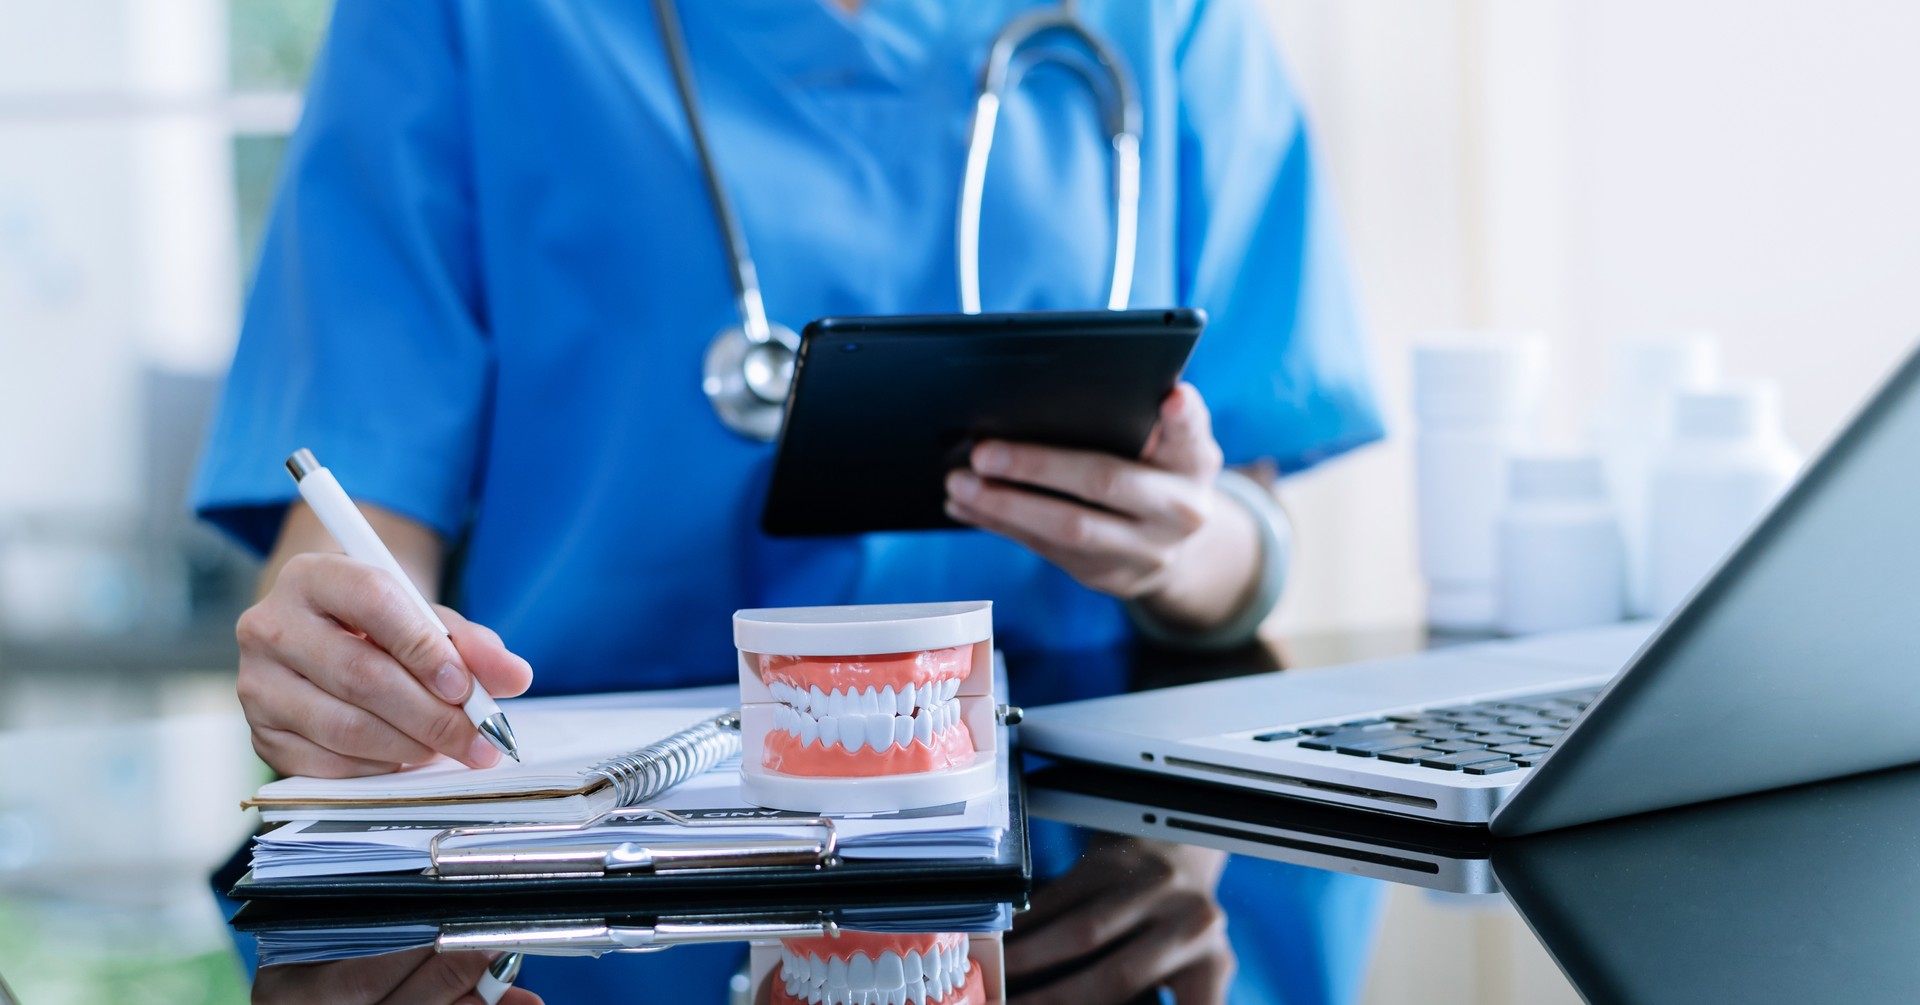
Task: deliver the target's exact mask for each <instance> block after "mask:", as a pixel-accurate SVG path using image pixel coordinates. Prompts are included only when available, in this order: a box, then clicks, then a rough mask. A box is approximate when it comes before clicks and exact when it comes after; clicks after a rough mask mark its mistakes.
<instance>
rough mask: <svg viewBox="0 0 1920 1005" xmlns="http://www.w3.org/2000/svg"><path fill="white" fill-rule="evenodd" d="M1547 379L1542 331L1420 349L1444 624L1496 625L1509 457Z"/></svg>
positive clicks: (1426, 503)
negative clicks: (1498, 536)
mask: <svg viewBox="0 0 1920 1005" xmlns="http://www.w3.org/2000/svg"><path fill="white" fill-rule="evenodd" d="M1545 379H1546V343H1545V342H1544V341H1542V340H1541V339H1539V338H1537V337H1507V338H1504V339H1496V338H1495V337H1493V336H1478V335H1466V336H1457V337H1450V338H1447V339H1445V340H1443V341H1438V342H1434V343H1430V344H1423V345H1420V346H1417V347H1415V349H1414V355H1413V409H1414V417H1415V421H1416V424H1417V428H1416V431H1415V441H1414V481H1415V486H1416V488H1415V492H1416V495H1417V499H1418V505H1419V531H1420V535H1419V536H1420V571H1421V574H1422V577H1423V578H1424V579H1425V580H1426V586H1427V623H1428V625H1429V626H1431V627H1432V628H1433V629H1434V630H1435V631H1439V632H1455V633H1479V632H1490V631H1492V630H1493V629H1494V627H1495V621H1496V618H1497V614H1498V611H1499V599H1498V585H1497V582H1496V580H1497V569H1496V556H1495V548H1494V527H1495V523H1496V521H1497V520H1498V519H1499V515H1500V508H1501V506H1502V503H1503V501H1504V500H1505V498H1506V475H1507V457H1508V456H1509V455H1510V454H1512V453H1514V452H1515V451H1518V450H1522V449H1525V448H1526V447H1527V446H1529V445H1530V444H1531V443H1532V442H1533V438H1534V432H1535V427H1536V424H1537V419H1538V415H1539V410H1540V402H1541V394H1542V390H1543V386H1544V383H1545Z"/></svg>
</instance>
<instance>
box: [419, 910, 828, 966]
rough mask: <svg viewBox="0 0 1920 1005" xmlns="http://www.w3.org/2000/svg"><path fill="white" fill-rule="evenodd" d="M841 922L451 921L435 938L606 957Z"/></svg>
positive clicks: (447, 944)
mask: <svg viewBox="0 0 1920 1005" xmlns="http://www.w3.org/2000/svg"><path fill="white" fill-rule="evenodd" d="M839 932H840V929H839V926H838V925H835V924H834V923H833V921H832V920H831V919H828V918H825V917H822V916H820V915H817V914H816V915H809V916H805V917H797V918H794V919H792V920H759V921H740V920H729V921H701V920H695V919H688V918H660V919H657V920H656V921H655V922H654V923H653V924H651V925H616V924H613V923H612V922H611V921H608V920H605V919H598V918H580V919H567V920H564V921H483V922H463V923H458V924H447V925H443V926H441V928H440V934H439V935H438V936H436V937H435V938H434V949H435V950H437V951H439V952H443V953H449V952H473V951H492V952H505V953H525V954H527V955H529V956H601V955H604V954H606V953H657V952H660V951H662V950H665V949H671V948H673V947H674V946H680V945H697V944H701V943H710V942H744V941H748V940H754V939H805V938H817V937H820V936H825V935H838V934H839Z"/></svg>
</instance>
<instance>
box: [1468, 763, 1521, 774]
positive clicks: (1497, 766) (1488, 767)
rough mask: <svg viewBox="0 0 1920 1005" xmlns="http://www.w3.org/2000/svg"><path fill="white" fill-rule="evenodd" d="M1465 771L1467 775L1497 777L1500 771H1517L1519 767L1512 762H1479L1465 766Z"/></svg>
mask: <svg viewBox="0 0 1920 1005" xmlns="http://www.w3.org/2000/svg"><path fill="white" fill-rule="evenodd" d="M1465 770H1466V772H1467V774H1469V775H1497V774H1499V773H1500V772H1502V771H1518V770H1520V765H1518V764H1515V763H1514V762H1512V761H1481V762H1480V763H1479V764H1469V765H1467V766H1466V769H1465Z"/></svg>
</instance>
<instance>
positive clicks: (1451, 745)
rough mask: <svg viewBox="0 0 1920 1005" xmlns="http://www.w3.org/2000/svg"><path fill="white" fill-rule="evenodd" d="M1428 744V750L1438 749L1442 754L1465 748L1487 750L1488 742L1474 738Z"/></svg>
mask: <svg viewBox="0 0 1920 1005" xmlns="http://www.w3.org/2000/svg"><path fill="white" fill-rule="evenodd" d="M1426 746H1427V749H1428V750H1433V751H1438V752H1440V753H1442V754H1457V753H1460V752H1461V751H1463V750H1485V749H1487V747H1488V744H1485V743H1479V742H1476V741H1473V740H1448V741H1446V742H1445V743H1429V744H1427V745H1426Z"/></svg>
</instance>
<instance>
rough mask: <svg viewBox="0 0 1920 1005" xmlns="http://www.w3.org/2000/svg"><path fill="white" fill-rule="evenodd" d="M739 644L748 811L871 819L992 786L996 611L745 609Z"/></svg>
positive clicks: (738, 621)
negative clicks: (750, 807)
mask: <svg viewBox="0 0 1920 1005" xmlns="http://www.w3.org/2000/svg"><path fill="white" fill-rule="evenodd" d="M733 641H734V645H735V646H736V647H737V648H738V649H739V651H740V734H741V742H742V746H743V749H742V751H741V761H740V773H741V791H742V793H743V794H744V795H745V796H746V797H747V799H749V800H750V801H752V802H754V803H756V804H759V805H762V806H769V807H774V808H778V809H789V810H804V811H807V812H812V813H836V812H837V813H866V812H878V811H886V810H902V809H913V808H917V807H924V806H942V805H946V804H948V803H956V802H962V801H965V800H967V799H972V798H974V797H976V796H979V795H983V794H985V793H987V792H991V791H992V790H993V788H994V786H995V785H996V784H998V782H999V779H1000V773H1001V766H1000V763H999V741H998V735H999V730H998V728H997V720H996V708H997V706H996V704H995V701H996V699H995V695H994V691H993V605H992V603H991V602H990V601H984V600H981V601H966V602H961V603H946V604H884V605H871V606H860V607H785V608H770V609H765V610H750V611H739V612H736V613H735V614H734V616H733Z"/></svg>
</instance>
